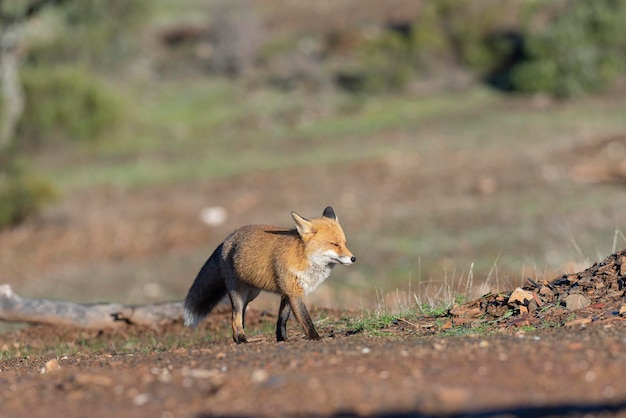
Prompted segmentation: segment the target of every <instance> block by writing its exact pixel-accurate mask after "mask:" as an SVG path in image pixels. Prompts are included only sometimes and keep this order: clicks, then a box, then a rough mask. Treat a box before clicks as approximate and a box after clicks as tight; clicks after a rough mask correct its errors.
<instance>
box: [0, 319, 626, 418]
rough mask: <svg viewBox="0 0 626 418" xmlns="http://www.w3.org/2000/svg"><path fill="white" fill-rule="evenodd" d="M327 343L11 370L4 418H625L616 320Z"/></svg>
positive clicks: (219, 348) (268, 340) (92, 359)
mask: <svg viewBox="0 0 626 418" xmlns="http://www.w3.org/2000/svg"><path fill="white" fill-rule="evenodd" d="M224 316H226V315H224ZM413 324H415V323H413ZM421 325H424V324H421ZM324 331H325V332H324V334H325V335H324V337H325V338H324V339H323V340H322V341H319V342H317V341H316V342H312V341H306V340H302V339H300V338H295V339H294V340H293V341H289V342H286V343H280V344H277V343H276V342H275V341H274V340H273V338H272V337H271V335H269V334H266V335H264V336H262V337H258V338H256V339H254V340H253V341H252V342H251V343H249V344H246V345H236V344H234V343H232V342H231V341H230V340H229V339H223V340H221V341H218V342H214V343H209V344H203V345H201V346H197V347H193V348H191V349H187V348H185V349H182V348H180V349H173V350H170V349H163V350H154V351H152V352H147V353H143V352H142V353H133V354H115V353H107V354H103V355H96V356H88V355H81V354H80V353H78V354H76V355H71V356H67V357H66V356H61V357H59V358H58V360H55V359H56V358H57V356H56V355H55V354H51V355H41V356H39V355H37V356H28V357H25V358H17V359H14V360H10V361H4V362H1V363H0V369H1V370H2V371H1V372H0V385H1V386H2V388H3V390H2V391H1V392H0V402H1V404H2V416H4V417H25V416H28V417H44V416H45V417H49V416H62V415H63V416H66V417H83V416H84V417H96V416H120V417H122V416H128V417H130V416H132V417H155V416H156V417H159V416H160V417H209V416H232V417H235V416H237V417H245V416H250V417H253V416H266V417H274V416H338V417H339V416H347V417H349V416H381V417H404V416H406V417H409V416H529V417H530V416H564V415H567V416H626V385H624V384H623V376H624V373H625V372H626V350H624V347H625V345H626V338H625V337H624V335H626V334H625V331H626V326H625V323H624V321H623V320H621V319H615V320H612V321H601V322H599V323H593V324H589V325H586V326H580V325H575V326H569V327H562V328H557V329H546V330H540V331H533V332H524V331H523V330H513V331H505V332H503V333H496V334H490V335H481V334H479V333H477V334H474V335H469V336H463V337H441V336H437V335H434V336H422V335H420V334H422V332H421V331H419V330H418V329H416V328H414V327H413V326H407V324H406V323H403V324H401V325H394V326H392V327H391V328H390V329H389V335H386V336H378V337H364V336H362V335H358V334H357V335H346V334H345V333H344V334H337V333H335V334H334V335H332V334H331V331H330V330H328V329H325V330H324ZM44 332H46V333H48V334H54V333H55V330H54V329H47V330H46V331H44ZM172 332H174V333H175V334H178V333H184V332H181V331H180V330H178V331H176V330H172ZM57 361H58V363H57ZM44 371H45V372H44Z"/></svg>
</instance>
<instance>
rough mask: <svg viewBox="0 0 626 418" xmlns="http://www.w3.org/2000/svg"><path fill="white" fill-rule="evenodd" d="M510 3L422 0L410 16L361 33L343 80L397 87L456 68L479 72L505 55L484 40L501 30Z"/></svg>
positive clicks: (380, 88) (376, 88) (362, 86)
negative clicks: (363, 37) (362, 36)
mask: <svg viewBox="0 0 626 418" xmlns="http://www.w3.org/2000/svg"><path fill="white" fill-rule="evenodd" d="M513 3H514V2H512V1H511V0H504V1H498V2H493V1H489V0H429V1H425V2H424V5H423V8H422V10H421V13H420V15H419V16H418V18H417V19H416V20H415V21H409V22H398V23H391V24H389V25H388V27H385V28H382V29H381V30H379V31H377V32H376V33H374V34H373V35H370V36H367V37H366V40H365V41H364V42H363V43H362V45H360V46H359V47H358V48H357V50H356V51H355V54H354V57H353V58H352V59H351V60H349V61H348V63H347V65H345V66H344V67H343V68H341V69H340V72H341V73H342V74H343V79H344V80H353V79H354V78H360V82H359V83H355V82H352V83H349V84H344V87H347V88H348V90H352V91H363V92H384V91H398V90H401V89H403V88H404V87H405V86H406V85H407V84H408V83H410V82H411V81H412V80H415V79H417V78H420V77H429V76H432V75H433V74H437V73H441V72H442V71H443V72H449V71H450V70H452V71H455V70H459V69H463V70H466V71H468V72H473V73H477V74H478V75H479V76H480V75H482V74H483V73H486V72H488V71H489V70H490V69H492V68H495V67H497V66H498V65H499V64H500V62H501V61H502V60H504V59H505V56H506V55H507V54H509V51H508V50H503V49H502V48H498V47H496V46H499V45H494V44H493V43H492V42H489V41H488V40H489V38H490V35H491V34H492V33H495V32H497V31H498V30H499V29H500V26H501V25H502V16H503V15H504V14H506V12H507V11H508V10H510V9H511V5H512V4H513ZM348 74H351V75H352V77H348V76H347V75H348ZM340 81H341V80H340Z"/></svg>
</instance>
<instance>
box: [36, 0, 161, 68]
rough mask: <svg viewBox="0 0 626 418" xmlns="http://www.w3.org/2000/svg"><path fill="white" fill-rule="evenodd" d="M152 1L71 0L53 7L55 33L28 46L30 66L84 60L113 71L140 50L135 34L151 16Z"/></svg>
mask: <svg viewBox="0 0 626 418" xmlns="http://www.w3.org/2000/svg"><path fill="white" fill-rule="evenodd" d="M151 10H152V8H151V6H150V1H149V0H70V1H67V0H66V1H64V2H63V3H62V4H61V5H60V6H58V7H55V8H51V9H50V14H49V16H48V19H49V21H51V22H55V23H56V24H55V25H54V29H53V30H52V33H51V35H52V36H46V37H40V38H38V39H37V41H36V42H31V44H30V45H29V48H28V56H27V61H26V65H37V66H49V65H54V64H64V63H68V62H71V63H74V64H76V63H82V64H84V65H88V66H90V67H91V68H92V69H94V70H99V71H102V70H111V69H114V67H115V66H117V65H120V64H122V63H123V62H124V60H127V59H128V58H129V57H132V55H133V54H134V53H136V52H137V51H138V50H139V49H140V42H139V37H137V36H133V35H134V33H135V31H136V30H137V29H138V28H140V26H141V24H142V23H143V22H145V21H147V20H148V18H149V17H150V15H151Z"/></svg>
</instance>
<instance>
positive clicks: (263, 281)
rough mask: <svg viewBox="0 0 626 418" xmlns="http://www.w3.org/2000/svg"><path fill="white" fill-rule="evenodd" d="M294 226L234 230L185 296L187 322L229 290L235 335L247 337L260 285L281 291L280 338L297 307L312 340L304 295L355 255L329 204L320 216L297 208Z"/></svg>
mask: <svg viewBox="0 0 626 418" xmlns="http://www.w3.org/2000/svg"><path fill="white" fill-rule="evenodd" d="M291 215H292V217H293V220H294V222H295V223H296V229H282V228H277V227H273V226H267V225H247V226H244V227H241V228H239V229H237V230H235V231H234V232H232V233H231V234H230V235H229V236H228V237H227V238H226V239H225V240H224V242H223V243H222V244H221V245H220V246H218V248H217V249H216V250H215V252H214V253H213V255H211V257H210V258H209V260H207V262H206V263H205V265H204V266H203V268H202V269H201V270H200V273H199V274H198V276H197V277H196V280H195V281H194V283H193V285H192V286H191V288H190V289H189V293H188V295H187V298H186V299H185V307H184V311H185V324H187V325H190V326H193V325H195V324H197V323H198V322H199V321H200V320H202V318H204V316H206V315H207V314H208V313H210V311H211V310H212V309H213V307H214V306H215V305H216V304H217V303H218V302H219V300H221V299H222V298H223V297H224V296H225V295H226V294H228V295H229V296H230V299H231V304H232V306H233V321H232V328H233V339H234V340H235V342H237V343H240V342H245V341H246V338H245V332H244V315H245V309H246V306H247V304H248V303H249V302H250V301H252V300H253V299H254V298H256V297H257V296H258V294H259V292H260V291H261V290H264V291H268V292H273V293H277V294H280V295H281V296H282V298H281V306H280V309H279V315H278V317H279V318H278V323H277V329H276V337H277V339H278V340H279V341H283V340H285V339H286V322H287V319H288V318H289V314H290V312H291V311H293V313H294V315H295V316H296V319H297V320H298V322H299V323H300V324H301V325H302V327H303V329H304V331H305V333H306V335H307V337H308V338H310V339H319V335H318V334H317V332H316V331H315V328H314V326H313V323H312V321H311V318H310V316H309V313H308V311H307V309H306V306H305V305H304V302H303V299H302V298H303V296H304V295H305V294H307V293H310V292H312V291H313V290H315V288H316V287H317V286H318V285H319V284H320V283H321V282H323V281H324V280H325V279H326V278H327V277H328V275H329V274H330V271H331V270H332V268H333V267H334V265H336V264H352V263H353V262H354V261H356V258H355V257H354V256H353V255H352V253H351V252H350V250H348V248H347V247H346V237H345V235H344V233H343V230H342V228H341V226H340V225H339V222H338V221H337V218H336V216H335V213H334V211H333V210H332V208H331V207H328V208H326V210H325V211H324V215H323V216H322V217H319V218H313V219H310V220H309V219H305V218H303V217H301V216H300V215H298V214H297V213H295V212H292V214H291Z"/></svg>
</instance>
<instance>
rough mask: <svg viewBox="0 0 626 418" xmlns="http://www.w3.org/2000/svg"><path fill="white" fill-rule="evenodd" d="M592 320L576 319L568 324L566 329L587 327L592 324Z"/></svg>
mask: <svg viewBox="0 0 626 418" xmlns="http://www.w3.org/2000/svg"><path fill="white" fill-rule="evenodd" d="M591 321H592V319H591V318H579V319H574V320H572V321H569V322H566V323H565V326H566V327H573V326H576V325H581V326H584V325H587V324H591Z"/></svg>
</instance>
